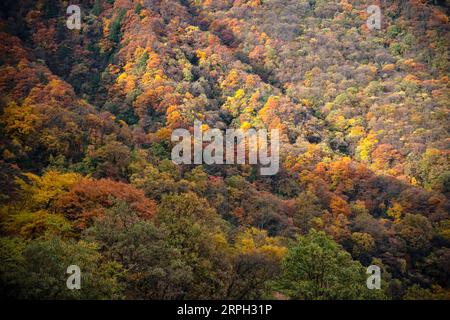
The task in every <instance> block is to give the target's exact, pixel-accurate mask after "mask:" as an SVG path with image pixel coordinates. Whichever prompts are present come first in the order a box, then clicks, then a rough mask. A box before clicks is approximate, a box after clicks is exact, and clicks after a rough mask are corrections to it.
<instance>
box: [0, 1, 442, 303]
mask: <svg viewBox="0 0 450 320" xmlns="http://www.w3.org/2000/svg"><path fill="white" fill-rule="evenodd" d="M70 2H71V1H58V0H37V1H31V0H3V1H1V3H0V11H1V13H0V92H1V94H0V155H1V158H0V181H1V184H0V232H1V238H0V297H2V298H26V299H78V298H84V299H450V217H449V212H450V198H449V196H450V148H449V146H450V136H449V123H450V121H449V115H450V113H449V105H450V96H449V70H450V68H449V67H450V65H449V63H450V62H449V56H448V54H449V52H448V48H449V47H450V33H449V27H450V26H449V2H448V1H425V0H402V1H347V0H342V1H333V0H330V1H325V0H237V1H231V0H134V1H132V0H117V1H114V0H88V1H77V3H73V4H79V5H80V7H81V14H82V24H81V29H80V30H76V29H74V30H69V29H68V28H67V26H66V20H67V17H68V15H67V14H66V8H67V7H68V6H69V5H70V4H72V3H70ZM374 3H375V4H378V5H379V6H380V8H381V13H382V26H381V29H380V30H369V29H368V28H367V26H366V20H367V18H368V14H367V13H366V8H367V6H368V5H371V4H374ZM195 119H199V120H201V121H202V122H203V123H204V124H206V126H207V127H209V128H219V129H225V128H242V129H249V128H256V129H258V128H266V129H272V128H277V129H279V130H280V131H281V137H282V143H281V149H280V157H281V164H280V166H281V167H280V171H279V172H278V174H277V175H274V176H262V175H260V174H259V172H258V167H257V166H254V165H191V166H188V165H182V166H179V165H175V164H174V163H172V161H171V160H170V152H171V149H172V146H173V144H172V142H171V141H170V136H171V132H172V130H173V129H176V128H186V129H192V127H193V123H194V120H195ZM72 264H76V265H78V266H80V268H81V271H82V288H81V290H68V289H67V288H66V279H67V277H68V275H67V274H66V268H67V267H68V266H69V265H72ZM369 265H378V266H380V267H381V269H382V283H381V290H369V289H367V287H366V279H367V277H368V275H367V274H366V268H367V266H369Z"/></svg>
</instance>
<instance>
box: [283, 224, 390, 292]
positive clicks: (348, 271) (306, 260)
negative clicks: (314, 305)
mask: <svg viewBox="0 0 450 320" xmlns="http://www.w3.org/2000/svg"><path fill="white" fill-rule="evenodd" d="M366 279H367V276H366V274H365V269H364V268H363V267H362V265H361V264H360V263H359V262H357V261H354V260H352V258H351V256H350V254H349V253H347V252H346V251H345V250H343V249H342V248H341V247H340V246H339V245H338V244H337V243H336V242H334V241H333V240H331V239H330V238H329V237H328V236H327V235H326V234H325V233H324V232H318V231H315V230H314V229H312V230H311V231H310V232H309V233H308V235H306V236H301V237H298V239H297V242H296V243H295V244H294V245H293V246H292V247H290V248H289V250H288V252H287V254H286V256H285V258H284V260H283V263H282V272H281V276H280V279H279V280H278V283H277V286H276V288H277V289H279V290H280V291H281V292H282V293H284V294H286V295H288V296H289V297H292V298H294V299H314V300H315V299H320V300H321V299H366V298H381V297H382V295H381V294H376V293H373V292H371V290H369V289H367V287H366Z"/></svg>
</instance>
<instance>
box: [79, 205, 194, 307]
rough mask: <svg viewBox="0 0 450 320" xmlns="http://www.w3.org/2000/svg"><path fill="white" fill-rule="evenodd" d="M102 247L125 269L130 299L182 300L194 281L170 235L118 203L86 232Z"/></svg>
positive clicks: (109, 256) (90, 238)
mask: <svg viewBox="0 0 450 320" xmlns="http://www.w3.org/2000/svg"><path fill="white" fill-rule="evenodd" d="M85 237H86V239H89V240H92V241H95V242H97V243H99V244H100V248H99V249H100V251H101V252H102V254H103V256H104V257H105V258H107V259H108V260H110V261H116V262H117V263H119V264H120V265H123V266H124V268H125V269H126V274H125V277H124V278H125V279H124V280H125V286H126V290H125V292H126V294H127V298H131V299H177V298H182V297H183V296H184V294H185V292H186V291H188V290H189V285H191V281H192V271H191V269H190V267H189V266H187V265H186V263H185V262H184V261H183V260H182V257H181V252H180V250H179V249H177V248H175V247H173V246H171V245H170V244H169V242H170V241H169V238H168V233H167V231H166V230H164V229H162V228H158V227H156V226H155V225H154V224H153V223H152V222H151V221H148V220H144V219H142V218H141V217H140V215H139V213H137V212H135V211H133V210H132V209H131V208H130V207H129V206H128V205H127V204H126V203H125V202H117V203H116V204H115V205H114V206H112V207H111V208H110V209H107V210H106V213H105V215H104V216H103V217H101V218H97V219H96V221H95V223H94V224H93V226H92V227H91V228H89V229H88V230H86V232H85Z"/></svg>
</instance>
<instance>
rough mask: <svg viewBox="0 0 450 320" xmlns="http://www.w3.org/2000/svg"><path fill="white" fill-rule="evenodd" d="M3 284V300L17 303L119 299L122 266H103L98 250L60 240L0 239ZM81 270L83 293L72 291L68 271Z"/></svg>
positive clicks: (88, 245) (0, 268)
mask: <svg viewBox="0 0 450 320" xmlns="http://www.w3.org/2000/svg"><path fill="white" fill-rule="evenodd" d="M0 259H1V261H2V264H1V266H0V282H1V288H2V290H1V294H2V296H3V297H9V298H18V299H117V298H121V297H122V288H121V286H120V284H119V278H120V277H121V272H122V270H121V266H120V265H119V264H117V263H111V262H104V261H102V259H101V256H100V254H99V253H98V252H97V250H96V247H95V245H94V244H92V243H86V242H84V241H79V242H75V241H67V242H66V241H63V240H61V239H60V238H57V237H56V238H53V239H49V240H39V241H32V242H24V241H23V240H20V238H1V239H0ZM70 265H77V266H79V267H80V270H81V289H80V290H69V289H68V288H67V286H66V280H67V278H68V277H69V274H67V273H66V270H67V267H69V266H70Z"/></svg>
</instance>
